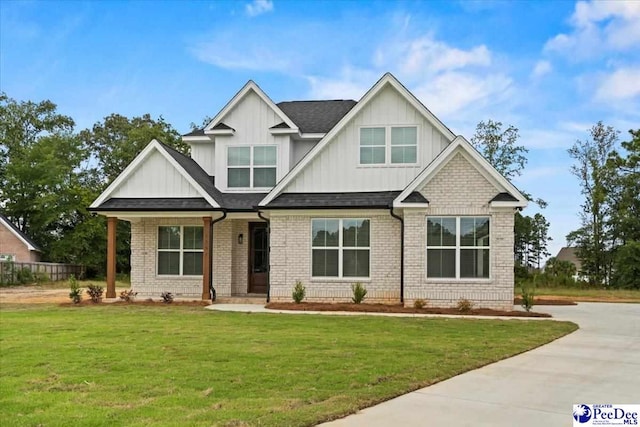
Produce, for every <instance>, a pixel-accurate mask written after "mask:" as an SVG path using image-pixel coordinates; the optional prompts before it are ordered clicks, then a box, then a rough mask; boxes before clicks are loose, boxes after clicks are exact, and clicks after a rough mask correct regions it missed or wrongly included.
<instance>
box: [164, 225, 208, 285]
mask: <svg viewBox="0 0 640 427" xmlns="http://www.w3.org/2000/svg"><path fill="white" fill-rule="evenodd" d="M158 275H170V276H201V275H202V227H194V226H161V227H158Z"/></svg>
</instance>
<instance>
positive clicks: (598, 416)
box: [573, 403, 640, 427]
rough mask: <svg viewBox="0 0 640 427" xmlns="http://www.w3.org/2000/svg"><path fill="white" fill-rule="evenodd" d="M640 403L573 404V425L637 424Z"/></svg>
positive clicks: (575, 426) (639, 417)
mask: <svg viewBox="0 0 640 427" xmlns="http://www.w3.org/2000/svg"><path fill="white" fill-rule="evenodd" d="M638 414H640V405H609V404H607V405H585V404H584V403H581V404H575V405H573V427H577V426H580V427H582V426H638V425H640V424H638V421H639V419H640V416H639V415H638Z"/></svg>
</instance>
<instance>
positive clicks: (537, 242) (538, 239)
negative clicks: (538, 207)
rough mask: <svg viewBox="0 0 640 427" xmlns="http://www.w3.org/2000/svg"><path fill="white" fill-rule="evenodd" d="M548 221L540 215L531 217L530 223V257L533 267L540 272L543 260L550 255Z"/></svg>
mask: <svg viewBox="0 0 640 427" xmlns="http://www.w3.org/2000/svg"><path fill="white" fill-rule="evenodd" d="M551 240H552V239H551V237H550V236H549V221H547V219H546V218H545V217H544V216H543V215H542V214H540V213H537V214H535V215H534V216H533V219H532V221H531V239H530V243H531V251H530V253H531V255H530V259H531V260H532V261H533V264H534V265H535V267H536V268H537V269H538V270H540V266H541V264H542V262H543V261H544V259H545V258H546V257H548V256H549V255H551V253H550V252H549V242H550V241H551Z"/></svg>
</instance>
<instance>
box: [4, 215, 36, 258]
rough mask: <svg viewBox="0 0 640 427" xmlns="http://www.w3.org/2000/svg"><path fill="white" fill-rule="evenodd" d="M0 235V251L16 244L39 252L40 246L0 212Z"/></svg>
mask: <svg viewBox="0 0 640 427" xmlns="http://www.w3.org/2000/svg"><path fill="white" fill-rule="evenodd" d="M0 236H1V237H2V238H0V253H3V252H5V251H7V249H9V248H12V247H15V246H14V245H16V244H17V245H19V246H24V247H25V248H26V249H27V250H29V251H37V252H40V248H38V246H37V245H36V244H35V243H34V242H33V241H32V240H31V239H30V238H29V237H27V236H26V235H25V234H24V233H23V232H22V231H20V230H19V229H18V227H16V226H15V225H14V224H13V223H12V222H11V221H9V219H8V218H7V217H6V216H4V215H2V214H0Z"/></svg>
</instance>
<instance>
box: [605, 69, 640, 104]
mask: <svg viewBox="0 0 640 427" xmlns="http://www.w3.org/2000/svg"><path fill="white" fill-rule="evenodd" d="M637 96H640V66H637V67H626V68H619V69H617V70H615V71H614V72H612V73H611V74H608V75H606V77H604V78H603V79H602V80H601V83H600V86H599V87H598V89H597V90H596V94H595V98H596V100H600V101H617V100H625V99H633V98H635V97H637Z"/></svg>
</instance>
